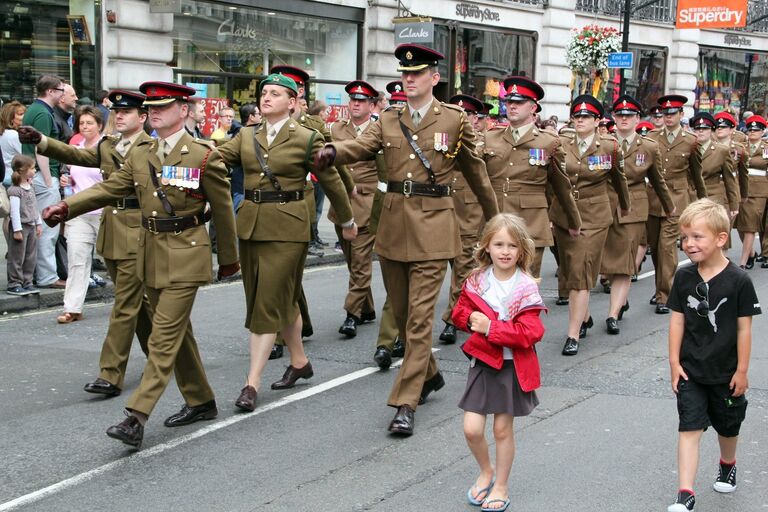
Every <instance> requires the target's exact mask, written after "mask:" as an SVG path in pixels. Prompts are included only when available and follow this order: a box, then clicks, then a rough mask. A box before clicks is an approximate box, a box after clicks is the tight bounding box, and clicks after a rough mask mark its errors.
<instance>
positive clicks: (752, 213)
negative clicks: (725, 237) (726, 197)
mask: <svg viewBox="0 0 768 512" xmlns="http://www.w3.org/2000/svg"><path fill="white" fill-rule="evenodd" d="M744 122H745V123H746V125H747V149H746V155H747V175H748V176H749V196H748V197H747V198H746V201H744V202H743V203H742V204H741V207H740V209H739V215H738V217H736V224H735V227H736V229H737V230H738V232H739V236H740V237H741V240H742V242H743V245H742V252H741V260H740V261H739V264H740V265H741V266H743V267H744V268H752V267H753V266H754V265H755V256H756V254H755V252H754V247H755V236H756V235H757V233H759V232H760V230H761V223H762V219H763V216H764V214H765V205H766V198H768V178H766V169H768V144H766V143H765V142H764V141H763V139H762V136H763V133H764V132H765V128H766V124H768V123H766V120H765V118H763V117H761V116H750V117H748V118H747V119H746V120H745V121H744Z"/></svg>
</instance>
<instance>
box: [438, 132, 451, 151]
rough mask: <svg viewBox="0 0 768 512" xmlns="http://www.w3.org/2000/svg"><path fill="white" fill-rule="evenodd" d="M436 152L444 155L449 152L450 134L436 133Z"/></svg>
mask: <svg viewBox="0 0 768 512" xmlns="http://www.w3.org/2000/svg"><path fill="white" fill-rule="evenodd" d="M435 151H440V152H442V153H444V152H446V151H448V134H447V133H443V132H435Z"/></svg>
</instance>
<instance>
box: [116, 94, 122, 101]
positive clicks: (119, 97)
mask: <svg viewBox="0 0 768 512" xmlns="http://www.w3.org/2000/svg"><path fill="white" fill-rule="evenodd" d="M121 99H123V95H122V94H116V95H115V101H120V100H121Z"/></svg>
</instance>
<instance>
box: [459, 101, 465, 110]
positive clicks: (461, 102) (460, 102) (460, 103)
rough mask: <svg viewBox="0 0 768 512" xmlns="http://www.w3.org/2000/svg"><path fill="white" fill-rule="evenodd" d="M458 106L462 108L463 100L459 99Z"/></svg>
mask: <svg viewBox="0 0 768 512" xmlns="http://www.w3.org/2000/svg"><path fill="white" fill-rule="evenodd" d="M459 106H460V107H462V108H464V100H459Z"/></svg>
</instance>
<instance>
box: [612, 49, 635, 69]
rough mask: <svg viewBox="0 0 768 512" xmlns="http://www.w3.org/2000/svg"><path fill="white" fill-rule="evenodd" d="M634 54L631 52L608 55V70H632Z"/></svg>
mask: <svg viewBox="0 0 768 512" xmlns="http://www.w3.org/2000/svg"><path fill="white" fill-rule="evenodd" d="M634 56H635V54H634V53H632V52H616V53H609V54H608V67H609V68H624V69H632V67H633V63H634V60H635V59H634Z"/></svg>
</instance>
